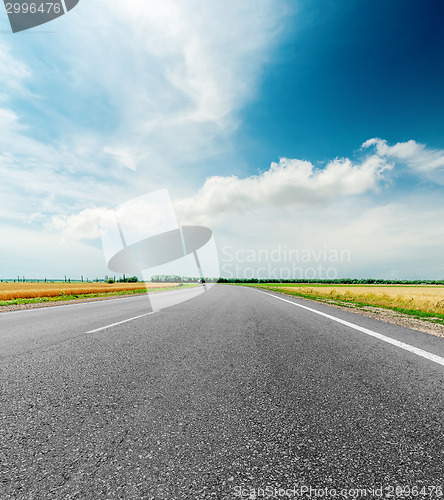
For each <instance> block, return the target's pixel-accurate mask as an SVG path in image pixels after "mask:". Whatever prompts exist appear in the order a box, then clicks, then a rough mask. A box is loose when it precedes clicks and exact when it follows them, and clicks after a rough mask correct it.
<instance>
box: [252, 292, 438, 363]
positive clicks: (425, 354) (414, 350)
mask: <svg viewBox="0 0 444 500" xmlns="http://www.w3.org/2000/svg"><path fill="white" fill-rule="evenodd" d="M256 291H257V292H259V293H263V294H264V295H269V296H270V297H274V298H275V299H278V300H282V301H283V302H288V303H289V304H292V305H294V306H297V307H301V308H302V309H306V310H307V311H311V312H314V313H315V314H319V316H324V317H325V318H328V319H331V320H333V321H336V322H337V323H341V324H342V325H345V326H348V327H350V328H353V329H354V330H358V331H359V332H362V333H366V334H367V335H371V336H372V337H375V338H377V339H379V340H382V341H383V342H387V343H388V344H392V345H394V346H396V347H399V348H400V349H404V350H406V351H409V352H412V353H413V354H416V355H418V356H421V357H423V358H426V359H428V360H430V361H433V362H435V363H438V364H439V365H442V366H444V358H442V357H441V356H437V355H436V354H432V353H431V352H427V351H423V350H422V349H419V348H418V347H413V346H412V345H409V344H405V343H404V342H400V341H399V340H395V339H392V338H391V337H386V336H385V335H381V334H380V333H377V332H374V331H373V330H369V329H368V328H363V327H362V326H358V325H355V324H354V323H350V322H349V321H345V320H343V319H339V318H336V317H335V316H331V315H330V314H326V313H323V312H321V311H317V310H316V309H312V308H311V307H307V306H303V305H302V304H297V303H296V302H292V301H291V300H287V299H283V298H282V297H277V296H276V295H273V294H271V293H267V292H262V291H260V290H257V289H256Z"/></svg>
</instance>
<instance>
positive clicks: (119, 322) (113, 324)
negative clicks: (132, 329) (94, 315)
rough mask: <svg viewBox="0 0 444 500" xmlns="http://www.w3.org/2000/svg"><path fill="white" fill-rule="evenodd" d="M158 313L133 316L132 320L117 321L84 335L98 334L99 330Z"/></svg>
mask: <svg viewBox="0 0 444 500" xmlns="http://www.w3.org/2000/svg"><path fill="white" fill-rule="evenodd" d="M156 312H158V311H152V312H149V313H145V314H141V315H140V316H134V318H128V319H124V320H123V321H118V322H117V323H112V324H111V325H106V326H101V327H100V328H96V329H95V330H90V331H89V332H86V333H95V332H100V331H101V330H106V329H107V328H112V327H113V326H117V325H121V324H122V323H128V321H134V320H135V319H139V318H143V317H144V316H149V315H150V314H154V313H156Z"/></svg>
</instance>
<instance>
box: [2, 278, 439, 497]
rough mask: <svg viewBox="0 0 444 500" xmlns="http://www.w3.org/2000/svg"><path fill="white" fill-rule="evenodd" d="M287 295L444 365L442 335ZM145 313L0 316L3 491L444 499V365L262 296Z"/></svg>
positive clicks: (234, 292) (132, 302)
mask: <svg viewBox="0 0 444 500" xmlns="http://www.w3.org/2000/svg"><path fill="white" fill-rule="evenodd" d="M172 293H177V292H172ZM179 293H182V292H179ZM164 297H165V298H164V300H165V301H168V300H169V297H172V295H171V294H165V295H164ZM287 299H288V297H287ZM288 300H290V302H294V303H297V304H303V305H305V306H307V305H308V306H309V307H312V308H313V309H316V310H318V311H321V312H324V313H327V314H329V315H332V316H334V317H337V318H340V319H343V320H345V321H348V322H351V323H353V324H356V325H358V326H361V327H364V328H366V329H370V330H372V331H374V332H378V333H380V334H383V335H384V336H387V337H389V338H391V339H396V340H398V341H401V342H404V343H407V344H408V345H412V346H414V347H416V348H419V349H422V350H425V351H427V352H429V353H432V354H434V355H436V356H440V357H444V341H443V339H440V338H437V337H432V336H429V335H426V334H424V333H421V332H415V331H412V330H407V329H404V328H401V327H398V326H396V325H392V324H387V323H383V322H379V321H376V320H373V319H371V318H366V317H363V316H358V315H355V314H353V313H350V312H347V311H342V310H338V309H333V308H330V307H328V306H325V305H321V304H315V303H311V302H308V301H301V300H298V299H288ZM149 312H150V311H149V309H148V308H147V303H146V299H145V298H144V297H134V298H125V299H118V300H111V301H105V302H91V303H87V304H78V305H74V306H61V307H54V308H46V309H39V310H32V311H23V312H15V313H3V314H1V315H0V358H1V365H0V366H1V407H0V419H1V420H0V439H1V447H0V499H1V500H7V499H45V500H46V499H57V500H59V499H71V498H76V499H94V500H99V499H156V500H157V499H168V500H174V499H201V498H202V499H207V498H208V499H210V498H214V499H234V498H301V497H305V498H381V496H379V494H380V493H384V495H390V494H392V496H385V497H386V498H422V499H425V498H427V499H428V498H441V496H440V495H441V494H442V493H443V488H444V421H443V407H444V397H443V394H444V367H443V366H442V365H440V364H438V363H437V362H433V361H431V360H429V359H426V358H424V357H422V356H419V355H417V354H415V353H412V352H408V351H406V350H405V349H401V348H399V347H398V346H396V345H392V344H389V343H387V342H384V341H382V340H380V339H378V338H374V337H372V336H370V335H367V334H366V333H363V332H362V331H357V330H355V329H353V328H351V327H349V326H347V325H344V324H341V323H338V322H336V321H334V320H332V319H329V318H327V317H324V316H320V315H318V314H316V313H314V312H312V311H309V310H306V309H302V308H300V307H297V306H294V305H293V304H290V303H288V302H284V301H281V300H277V299H275V298H274V297H271V296H269V295H265V294H262V293H260V292H258V291H256V290H253V289H247V288H241V287H232V286H224V285H218V286H216V287H215V288H214V289H212V290H211V291H210V292H208V293H205V294H203V295H201V296H199V297H197V298H195V299H194V300H190V301H188V302H184V303H182V304H179V305H175V306H172V307H170V308H168V309H164V310H161V311H159V312H155V313H153V314H148V313H149ZM142 315H143V316H142ZM137 316H141V317H138V318H137V319H133V320H132V321H126V322H122V321H125V320H127V319H131V318H134V317H137ZM115 323H118V324H115ZM111 324H115V325H114V326H111V327H109V328H104V329H102V328H103V327H105V326H107V325H111ZM94 330H95V331H94ZM87 332H92V333H87ZM397 486H398V487H403V488H404V489H403V490H400V489H398V490H396V489H395V488H396V487H397ZM272 488H281V490H273V489H272ZM309 488H312V490H311V493H310V490H309ZM354 488H359V489H362V488H368V489H370V490H371V489H375V491H374V492H373V493H372V492H367V493H366V495H365V496H364V492H356V491H355V490H351V489H354ZM379 488H383V491H381V490H380V489H379ZM408 488H410V489H408ZM415 488H416V489H415ZM307 490H308V491H307ZM346 490H347V491H346ZM350 490H351V491H350ZM401 493H403V494H404V496H401V495H400V494H401ZM347 495H348V496H347Z"/></svg>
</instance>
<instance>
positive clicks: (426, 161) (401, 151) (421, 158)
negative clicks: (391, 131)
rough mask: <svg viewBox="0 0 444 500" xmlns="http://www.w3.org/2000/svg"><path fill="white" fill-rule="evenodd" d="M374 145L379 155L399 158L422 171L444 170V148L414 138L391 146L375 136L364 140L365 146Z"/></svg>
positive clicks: (394, 158)
mask: <svg viewBox="0 0 444 500" xmlns="http://www.w3.org/2000/svg"><path fill="white" fill-rule="evenodd" d="M371 146H374V147H375V148H376V152H377V154H378V155H379V156H381V157H383V158H389V159H392V160H398V161H400V162H403V163H405V164H406V165H407V166H408V167H410V168H411V169H413V170H415V171H417V172H420V173H435V172H436V171H438V170H444V150H442V149H432V148H428V147H427V146H426V145H425V144H421V143H418V142H416V141H414V140H410V141H407V142H398V143H396V144H394V145H393V146H390V145H389V144H388V142H387V141H386V140H383V139H378V138H373V139H369V140H368V141H366V142H364V144H363V145H362V147H363V148H369V147H371Z"/></svg>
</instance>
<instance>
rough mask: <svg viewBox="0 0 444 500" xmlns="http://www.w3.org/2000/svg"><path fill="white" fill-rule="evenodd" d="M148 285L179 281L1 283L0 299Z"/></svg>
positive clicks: (153, 287) (152, 287)
mask: <svg viewBox="0 0 444 500" xmlns="http://www.w3.org/2000/svg"><path fill="white" fill-rule="evenodd" d="M145 286H148V291H151V290H153V291H154V290H156V289H158V288H175V287H177V286H178V285H177V283H147V284H146V285H145V283H143V282H138V283H13V282H12V283H11V282H8V283H5V282H2V283H0V300H13V299H33V298H38V297H57V296H61V295H81V294H87V293H110V292H123V291H130V290H138V289H141V288H144V287H145Z"/></svg>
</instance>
